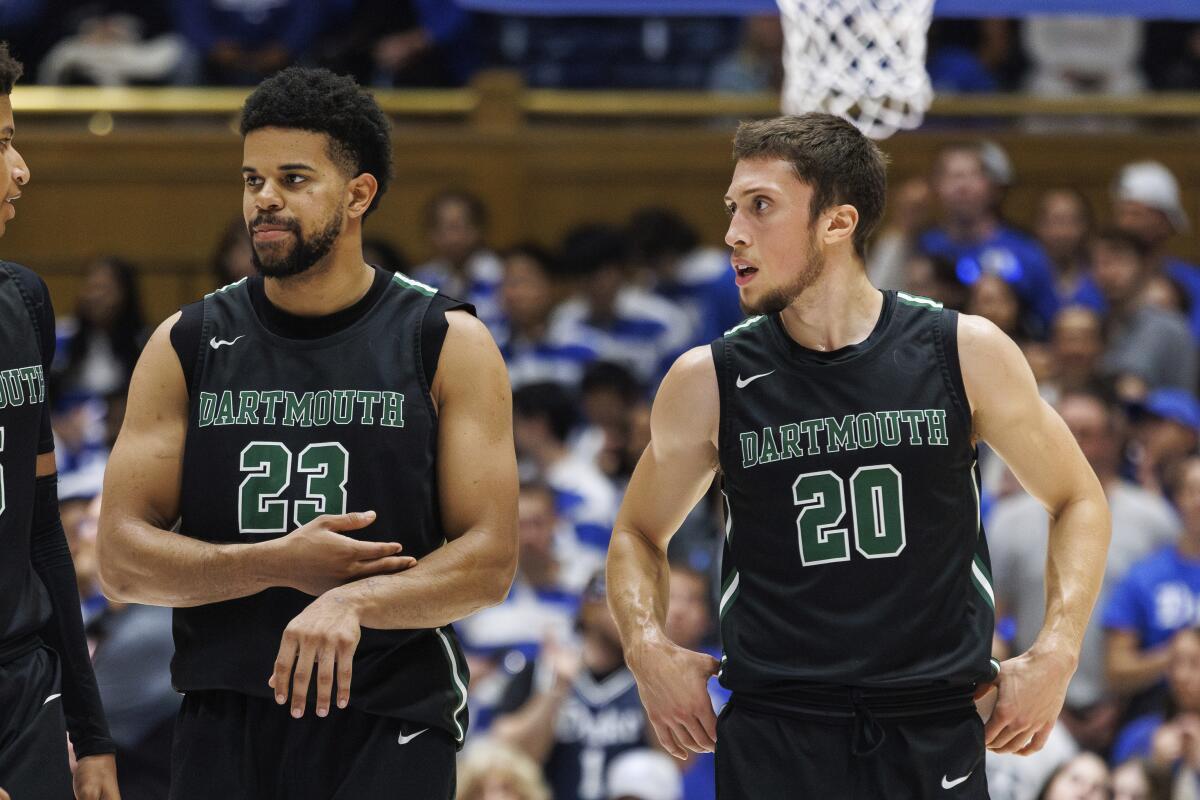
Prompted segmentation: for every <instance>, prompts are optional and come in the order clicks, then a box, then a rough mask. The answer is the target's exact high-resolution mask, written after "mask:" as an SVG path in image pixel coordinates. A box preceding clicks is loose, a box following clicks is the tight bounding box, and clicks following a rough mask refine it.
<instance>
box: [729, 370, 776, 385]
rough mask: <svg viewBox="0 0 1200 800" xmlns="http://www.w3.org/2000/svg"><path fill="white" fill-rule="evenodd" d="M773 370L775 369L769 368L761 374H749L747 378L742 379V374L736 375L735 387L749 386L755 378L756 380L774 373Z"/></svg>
mask: <svg viewBox="0 0 1200 800" xmlns="http://www.w3.org/2000/svg"><path fill="white" fill-rule="evenodd" d="M774 372H775V370H771V371H770V372H764V373H763V374H761V375H751V376H750V377H749V378H746V379H744V380H743V379H742V376H741V375H738V377H737V387H738V388H739V389H745V388H746V387H747V386H749V385H750V384H752V383H754V382H755V381H756V380H758V379H759V378H765V377H767V376H768V375H772V374H774Z"/></svg>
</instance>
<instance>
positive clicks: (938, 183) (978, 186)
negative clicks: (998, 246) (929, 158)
mask: <svg viewBox="0 0 1200 800" xmlns="http://www.w3.org/2000/svg"><path fill="white" fill-rule="evenodd" d="M933 192H934V194H935V195H937V199H938V202H939V203H940V204H941V206H942V211H943V212H944V213H945V214H946V215H947V216H948V217H950V218H951V219H952V220H956V221H960V222H976V221H978V220H981V219H983V218H985V217H989V216H991V213H992V210H991V209H992V203H993V202H994V195H995V188H994V187H993V186H992V181H991V179H990V178H988V175H987V172H986V171H984V168H983V161H982V160H980V158H979V154H978V153H975V152H973V151H972V150H969V149H965V148H964V149H953V150H947V151H945V152H944V153H942V154H941V156H940V157H939V158H938V160H937V165H936V166H935V167H934V171H933Z"/></svg>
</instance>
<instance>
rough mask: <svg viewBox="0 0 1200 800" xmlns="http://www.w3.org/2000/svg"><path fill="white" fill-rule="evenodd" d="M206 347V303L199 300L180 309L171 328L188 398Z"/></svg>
mask: <svg viewBox="0 0 1200 800" xmlns="http://www.w3.org/2000/svg"><path fill="white" fill-rule="evenodd" d="M203 346H204V301H203V300H197V301H196V302H195V303H189V304H187V305H186V306H184V307H183V308H182V309H180V315H179V319H177V320H175V325H174V326H173V327H172V328H171V347H172V348H173V349H174V350H175V355H176V356H177V357H178V358H179V366H180V367H181V368H182V369H183V382H184V385H185V386H186V387H187V390H188V396H189V397H190V396H191V394H192V384H193V383H194V381H195V378H196V365H197V364H198V363H199V361H200V348H201V347H203Z"/></svg>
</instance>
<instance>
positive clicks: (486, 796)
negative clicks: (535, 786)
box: [463, 771, 526, 800]
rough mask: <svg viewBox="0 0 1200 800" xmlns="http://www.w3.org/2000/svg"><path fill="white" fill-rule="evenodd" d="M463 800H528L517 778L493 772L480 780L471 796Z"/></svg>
mask: <svg viewBox="0 0 1200 800" xmlns="http://www.w3.org/2000/svg"><path fill="white" fill-rule="evenodd" d="M463 800H526V795H525V793H524V792H522V791H521V785H520V782H519V781H518V780H517V779H516V777H515V776H513V775H509V774H507V773H504V772H501V771H492V772H489V773H487V774H486V775H484V776H483V777H482V778H480V781H479V784H478V785H477V786H476V787H475V790H474V791H473V792H472V793H471V796H470V797H469V798H463Z"/></svg>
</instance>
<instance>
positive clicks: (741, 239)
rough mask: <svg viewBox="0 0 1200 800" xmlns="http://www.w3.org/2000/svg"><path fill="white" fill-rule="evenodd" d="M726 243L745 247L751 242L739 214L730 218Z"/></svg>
mask: <svg viewBox="0 0 1200 800" xmlns="http://www.w3.org/2000/svg"><path fill="white" fill-rule="evenodd" d="M725 244H727V245H729V246H730V247H745V246H746V245H748V244H750V237H749V235H748V234H747V233H746V231H745V230H744V229H743V228H742V225H741V220H740V217H739V215H738V214H734V215H733V217H732V218H730V220H729V229H728V230H726V231H725Z"/></svg>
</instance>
